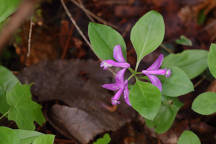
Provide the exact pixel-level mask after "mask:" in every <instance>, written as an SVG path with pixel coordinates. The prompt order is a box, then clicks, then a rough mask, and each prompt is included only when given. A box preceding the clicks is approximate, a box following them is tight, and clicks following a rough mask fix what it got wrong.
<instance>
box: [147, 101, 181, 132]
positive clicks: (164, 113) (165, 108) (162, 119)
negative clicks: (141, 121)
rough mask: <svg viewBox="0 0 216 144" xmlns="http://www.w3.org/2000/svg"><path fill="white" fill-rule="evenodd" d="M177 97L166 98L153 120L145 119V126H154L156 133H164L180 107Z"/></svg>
mask: <svg viewBox="0 0 216 144" xmlns="http://www.w3.org/2000/svg"><path fill="white" fill-rule="evenodd" d="M182 105H183V104H182V103H181V102H180V101H179V100H178V99H177V98H168V97H167V98H166V100H165V101H164V102H163V103H162V104H161V107H160V110H159V112H158V114H157V115H156V117H155V118H154V120H153V121H150V120H146V124H147V126H149V127H151V128H154V129H155V131H156V132H157V133H160V134H161V133H164V132H166V131H167V130H169V128H170V127H171V126H172V124H173V122H174V120H175V117H176V114H177V113H178V111H179V109H180V108H181V107H182Z"/></svg>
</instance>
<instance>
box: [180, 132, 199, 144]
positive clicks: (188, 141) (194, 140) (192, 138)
mask: <svg viewBox="0 0 216 144" xmlns="http://www.w3.org/2000/svg"><path fill="white" fill-rule="evenodd" d="M178 144H201V142H200V140H199V138H198V136H197V135H196V134H195V133H193V132H192V131H189V130H186V131H184V132H183V133H182V134H181V136H180V137H179V140H178Z"/></svg>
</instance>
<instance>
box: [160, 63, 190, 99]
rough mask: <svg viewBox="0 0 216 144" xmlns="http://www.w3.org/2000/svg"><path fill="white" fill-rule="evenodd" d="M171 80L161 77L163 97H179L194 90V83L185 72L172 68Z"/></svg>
mask: <svg viewBox="0 0 216 144" xmlns="http://www.w3.org/2000/svg"><path fill="white" fill-rule="evenodd" d="M170 69H171V76H170V77H169V78H165V77H160V78H161V81H162V87H163V90H162V95H165V96H170V97H178V96H181V95H184V94H187V93H189V92H191V91H193V90H194V87H193V83H192V82H191V81H190V79H189V78H188V76H187V75H186V74H185V72H184V71H183V70H181V69H180V68H178V67H172V68H170Z"/></svg>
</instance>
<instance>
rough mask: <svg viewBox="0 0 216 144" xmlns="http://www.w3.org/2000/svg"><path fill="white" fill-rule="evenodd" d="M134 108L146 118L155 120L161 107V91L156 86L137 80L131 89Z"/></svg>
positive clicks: (131, 100)
mask: <svg viewBox="0 0 216 144" xmlns="http://www.w3.org/2000/svg"><path fill="white" fill-rule="evenodd" d="M129 98H130V102H131V105H132V107H133V108H134V109H135V110H136V111H137V112H139V114H140V115H142V116H143V117H144V118H146V119H149V120H153V119H154V118H155V116H156V114H157V113H158V111H159V108H160V105H161V93H160V90H159V89H158V88H157V87H155V86H154V85H152V84H150V83H147V82H142V81H139V80H137V81H136V84H135V85H133V86H132V87H131V88H130V96H129Z"/></svg>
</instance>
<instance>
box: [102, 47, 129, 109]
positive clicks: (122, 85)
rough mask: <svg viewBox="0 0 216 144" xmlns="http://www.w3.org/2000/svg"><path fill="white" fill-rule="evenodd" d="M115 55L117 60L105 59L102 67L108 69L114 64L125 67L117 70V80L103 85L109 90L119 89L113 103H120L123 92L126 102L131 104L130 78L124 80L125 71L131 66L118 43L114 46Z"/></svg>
mask: <svg viewBox="0 0 216 144" xmlns="http://www.w3.org/2000/svg"><path fill="white" fill-rule="evenodd" d="M113 57H114V59H115V60H116V61H117V62H116V61H114V60H104V61H102V63H101V67H103V68H104V70H106V69H107V68H108V67H112V66H114V67H121V68H123V69H122V70H120V71H118V72H117V74H116V76H115V81H116V82H115V83H113V84H104V85H102V87H103V88H106V89H108V90H112V91H117V92H116V93H115V95H114V96H113V98H112V104H113V105H117V104H119V103H120V102H119V99H120V97H121V95H122V93H124V99H125V102H126V103H127V104H128V105H131V104H130V102H129V90H128V80H124V74H125V71H126V70H127V68H129V67H130V64H129V63H127V62H126V61H125V59H124V57H123V54H122V50H121V46H120V45H116V46H115V47H114V49H113Z"/></svg>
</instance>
